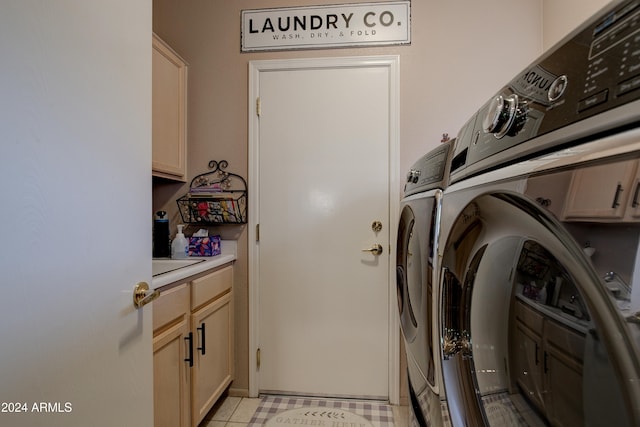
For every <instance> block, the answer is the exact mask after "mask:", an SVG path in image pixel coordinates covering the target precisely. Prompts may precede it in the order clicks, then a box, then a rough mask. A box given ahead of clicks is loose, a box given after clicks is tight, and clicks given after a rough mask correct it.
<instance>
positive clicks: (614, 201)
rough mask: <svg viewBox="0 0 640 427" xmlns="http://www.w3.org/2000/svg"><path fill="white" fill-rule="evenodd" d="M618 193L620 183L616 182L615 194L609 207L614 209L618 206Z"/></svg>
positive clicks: (619, 191) (620, 187) (620, 191)
mask: <svg viewBox="0 0 640 427" xmlns="http://www.w3.org/2000/svg"><path fill="white" fill-rule="evenodd" d="M620 193H622V184H620V183H618V186H617V187H616V194H615V195H614V196H613V203H612V204H611V207H612V208H614V209H615V208H617V207H618V206H620V201H619V200H620Z"/></svg>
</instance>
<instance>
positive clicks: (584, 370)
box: [439, 190, 640, 426]
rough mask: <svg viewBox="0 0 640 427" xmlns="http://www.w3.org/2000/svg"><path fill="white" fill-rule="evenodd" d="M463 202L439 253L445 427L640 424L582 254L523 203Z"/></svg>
mask: <svg viewBox="0 0 640 427" xmlns="http://www.w3.org/2000/svg"><path fill="white" fill-rule="evenodd" d="M469 191H471V190H469ZM476 191H477V190H476ZM469 194H470V193H467V194H464V193H462V195H460V197H458V199H457V200H459V201H462V200H470V201H469V202H464V203H460V205H461V207H462V208H461V209H459V210H458V211H457V212H459V215H458V216H457V218H455V219H454V220H453V226H452V227H451V228H448V230H449V232H448V236H447V238H446V241H445V244H444V247H443V261H442V282H441V289H440V291H441V292H440V295H441V301H440V303H441V306H440V310H441V312H440V313H439V314H440V326H439V328H440V339H441V342H442V375H443V381H444V392H445V394H446V399H447V403H448V408H449V413H450V417H451V421H452V424H453V425H454V426H462V425H464V426H476V425H477V426H485V425H489V426H506V425H563V426H583V425H586V426H597V425H615V426H631V425H638V422H640V420H638V419H637V402H638V401H640V400H639V396H638V386H637V384H638V378H639V376H638V368H637V365H638V363H637V362H638V356H637V354H635V350H634V346H633V344H632V341H631V338H630V337H629V334H627V333H626V332H625V330H626V329H625V328H628V325H626V323H625V320H624V318H623V317H622V316H620V314H619V312H618V311H617V309H616V307H615V304H616V302H615V300H614V298H612V297H611V296H610V295H609V293H608V292H607V290H606V287H605V286H603V283H602V280H601V279H600V278H599V276H598V275H597V273H596V272H595V270H594V268H593V267H592V265H591V263H590V261H589V260H588V258H587V257H586V256H585V255H584V253H583V251H582V248H581V247H580V246H579V245H578V244H577V243H576V242H575V240H574V239H573V237H572V236H571V235H570V234H569V232H568V231H567V230H566V229H565V227H564V226H563V225H562V224H561V223H560V222H558V221H557V220H556V219H555V218H553V217H552V216H551V215H549V214H548V213H547V212H546V211H544V210H543V209H541V208H540V207H539V206H537V205H535V204H534V203H533V202H531V201H529V200H528V199H527V198H526V197H523V196H521V195H518V194H514V193H510V192H493V193H488V194H482V193H481V192H479V191H477V192H476V193H474V194H480V195H478V196H476V197H473V196H470V195H469ZM447 198H448V199H447ZM447 200H454V203H455V200H456V195H455V193H451V194H449V195H447V196H446V197H445V201H447Z"/></svg>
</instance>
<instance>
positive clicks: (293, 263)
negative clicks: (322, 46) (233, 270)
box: [252, 59, 397, 399]
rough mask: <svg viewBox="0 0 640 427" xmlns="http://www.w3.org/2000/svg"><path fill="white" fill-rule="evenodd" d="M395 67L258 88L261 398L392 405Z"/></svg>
mask: <svg viewBox="0 0 640 427" xmlns="http://www.w3.org/2000/svg"><path fill="white" fill-rule="evenodd" d="M336 61H337V62H336ZM392 65H395V63H394V62H393V61H392V60H386V61H382V63H369V62H367V61H366V60H357V59H355V60H333V62H332V60H327V61H324V62H323V61H311V63H306V64H304V63H303V64H300V63H298V62H294V65H291V64H290V65H289V66H290V67H291V66H293V67H294V68H286V67H285V68H284V69H278V67H277V66H276V69H270V70H262V72H260V73H259V76H258V77H257V78H258V80H259V81H258V84H259V85H258V86H259V90H258V96H259V99H260V107H259V109H260V111H259V119H256V120H257V129H258V131H257V135H256V136H257V138H256V142H257V143H256V144H255V145H254V146H253V149H254V150H255V152H254V154H255V159H256V164H255V167H254V168H252V172H253V173H254V174H255V181H254V184H255V187H252V188H255V190H256V191H257V193H258V194H257V195H256V206H255V210H256V222H257V223H259V241H258V242H257V243H256V246H255V252H254V254H255V255H256V259H255V264H254V265H255V266H256V270H255V273H256V275H255V278H254V281H253V283H255V286H256V287H257V297H258V301H259V302H258V307H257V320H258V322H257V341H258V342H257V346H258V348H259V349H260V367H259V370H258V376H259V390H260V391H261V392H284V393H292V394H305V395H329V396H353V397H365V396H366V397H376V398H384V399H387V398H389V395H390V390H389V387H390V384H389V374H390V369H392V366H390V360H392V359H394V357H393V354H392V353H393V350H392V349H390V346H389V343H390V338H389V337H390V332H391V329H390V328H391V325H390V319H391V316H390V307H392V306H390V295H392V294H391V293H390V289H391V287H390V280H389V278H390V277H391V276H390V271H389V256H390V252H389V249H390V245H389V242H390V241H391V240H390V238H391V234H392V232H393V231H395V219H393V220H392V217H391V215H390V197H391V195H390V189H391V185H390V180H391V181H392V179H391V177H392V174H393V173H395V172H396V171H395V169H394V170H393V172H392V170H391V168H392V159H391V155H390V153H392V152H393V151H394V144H395V143H396V141H395V140H394V135H395V127H396V124H395V121H394V120H395V117H397V116H396V111H395V99H394V96H395V86H394V78H395V77H397V71H396V70H395V68H394V67H393V66H392ZM254 66H255V64H254ZM393 160H394V161H395V159H393ZM394 212H395V211H394ZM376 222H379V223H380V225H381V226H382V228H381V230H380V231H375V230H374V227H373V224H374V223H376ZM375 245H380V248H381V250H382V253H381V254H374V253H372V252H363V249H368V248H372V247H374V246H375Z"/></svg>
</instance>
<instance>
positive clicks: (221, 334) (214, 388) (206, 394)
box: [191, 291, 234, 427]
mask: <svg viewBox="0 0 640 427" xmlns="http://www.w3.org/2000/svg"><path fill="white" fill-rule="evenodd" d="M232 301H233V292H232V291H229V292H228V293H226V294H224V295H223V296H221V297H219V298H218V299H216V300H214V301H213V302H211V303H209V304H207V305H205V306H204V307H202V308H200V309H199V310H198V311H196V312H195V313H193V314H192V316H191V319H192V324H191V328H192V331H193V334H194V358H195V360H194V367H193V372H192V378H191V382H192V395H191V399H192V405H193V408H192V410H193V413H192V420H193V424H192V425H193V426H194V427H195V426H197V425H198V423H200V421H201V420H202V419H203V418H204V416H205V415H206V414H207V412H208V411H209V410H210V409H211V407H212V406H213V405H214V403H215V402H216V400H218V398H219V397H220V395H221V394H222V392H224V390H225V389H226V388H227V386H228V385H229V384H231V381H232V380H233V374H234V369H233V366H234V365H233V305H232V304H233V302H232Z"/></svg>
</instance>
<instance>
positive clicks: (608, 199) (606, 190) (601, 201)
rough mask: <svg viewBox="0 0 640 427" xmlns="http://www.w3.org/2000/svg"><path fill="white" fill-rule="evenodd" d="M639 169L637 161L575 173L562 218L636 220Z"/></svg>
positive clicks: (595, 167) (639, 197)
mask: <svg viewBox="0 0 640 427" xmlns="http://www.w3.org/2000/svg"><path fill="white" fill-rule="evenodd" d="M639 172H640V171H638V161H637V160H627V161H622V162H619V163H615V164H614V165H598V166H592V167H588V168H584V169H580V170H578V171H576V172H574V175H573V177H572V180H571V184H570V186H569V192H568V194H567V200H566V203H565V205H564V212H563V219H564V220H565V221H598V220H609V221H612V220H618V221H620V220H626V221H636V220H637V218H638V215H639V209H638V206H639V203H640V194H639V190H640V186H639V181H638V173H639Z"/></svg>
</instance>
